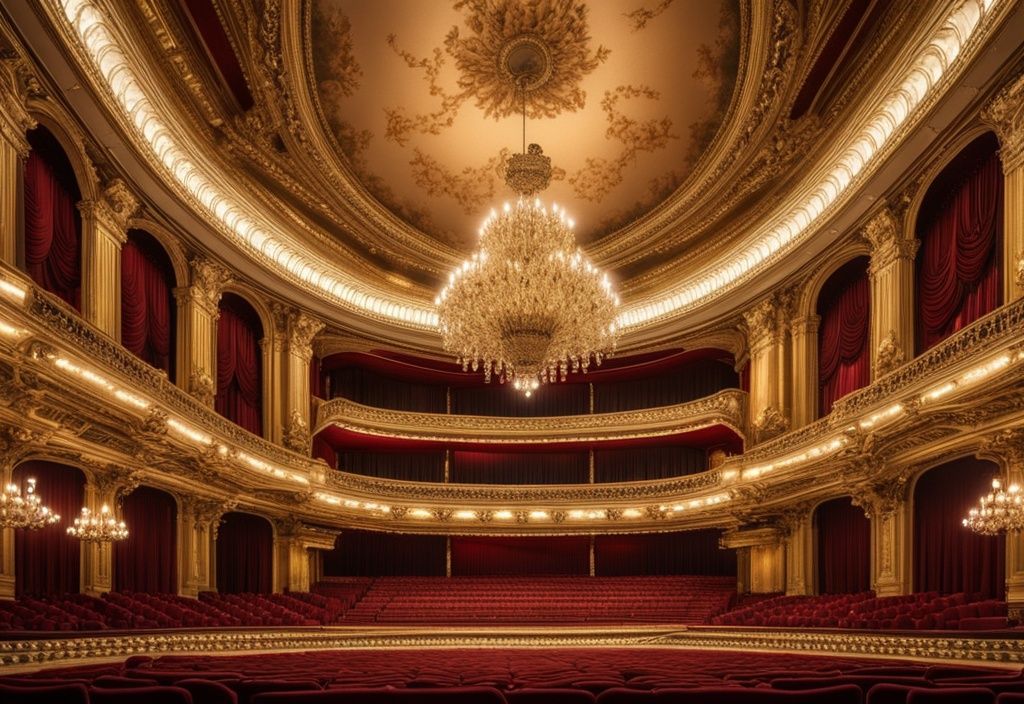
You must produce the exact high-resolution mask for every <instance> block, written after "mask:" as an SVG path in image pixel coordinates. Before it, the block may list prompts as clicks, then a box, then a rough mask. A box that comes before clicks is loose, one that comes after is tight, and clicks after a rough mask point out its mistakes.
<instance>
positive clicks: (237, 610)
mask: <svg viewBox="0 0 1024 704" xmlns="http://www.w3.org/2000/svg"><path fill="white" fill-rule="evenodd" d="M350 605H351V602H346V601H344V600H342V599H338V598H335V597H328V596H324V595H321V594H310V593H301V592H293V593H290V594H267V595H259V594H215V593H207V592H204V593H202V594H200V595H199V599H189V598H187V597H183V596H176V595H172V594H136V593H130V592H108V593H106V594H104V595H103V596H102V598H97V597H92V596H86V595H84V594H68V595H64V596H60V597H46V598H38V599H37V598H32V597H23V598H21V599H18V600H16V601H0V631H101V630H111V629H113V630H131V629H153V628H226V627H238V626H320V625H325V624H331V623H335V622H337V621H338V619H339V618H340V617H341V615H342V613H343V612H344V611H345V609H346V608H348V607H349V606H350Z"/></svg>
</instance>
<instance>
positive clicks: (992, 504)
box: [963, 478, 1024, 535]
mask: <svg viewBox="0 0 1024 704" xmlns="http://www.w3.org/2000/svg"><path fill="white" fill-rule="evenodd" d="M963 523H964V527H965V528H970V529H971V530H973V531H974V532H975V533H980V534H981V535H998V534H999V533H1014V532H1018V531H1020V530H1022V529H1024V495H1022V493H1021V488H1020V485H1018V484H1011V485H1010V486H1009V487H1008V488H1006V489H1004V488H1003V483H1002V482H1001V481H1000V480H999V479H998V478H996V479H993V480H992V491H990V492H989V493H988V494H986V495H984V496H982V497H981V498H980V499H979V500H978V506H977V507H976V508H972V509H971V510H970V511H969V512H968V514H967V518H965V519H964V521H963Z"/></svg>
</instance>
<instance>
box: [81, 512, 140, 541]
mask: <svg viewBox="0 0 1024 704" xmlns="http://www.w3.org/2000/svg"><path fill="white" fill-rule="evenodd" d="M68 535H70V536H71V537H72V538H78V539H79V540H83V541H85V542H87V543H112V542H115V541H118V540H124V539H125V538H127V537H128V527H127V526H126V525H125V524H124V521H118V520H117V519H116V518H114V514H113V513H111V511H110V507H109V506H107V505H106V504H103V508H101V509H100V514H99V515H98V516H97V515H94V514H93V512H92V511H90V510H89V509H88V508H83V509H82V515H81V516H79V517H78V518H76V519H75V525H73V526H69V527H68Z"/></svg>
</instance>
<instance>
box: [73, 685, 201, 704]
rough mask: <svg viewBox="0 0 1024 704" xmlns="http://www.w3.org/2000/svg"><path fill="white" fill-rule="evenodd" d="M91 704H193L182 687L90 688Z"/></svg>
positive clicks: (190, 696)
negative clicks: (142, 703) (143, 703)
mask: <svg viewBox="0 0 1024 704" xmlns="http://www.w3.org/2000/svg"><path fill="white" fill-rule="evenodd" d="M88 701H89V702H90V704H139V703H140V702H145V704H193V702H192V695H191V694H189V692H188V690H187V689H182V688H180V687H159V686H158V687H135V688H130V689H106V688H102V687H90V688H89V700H88Z"/></svg>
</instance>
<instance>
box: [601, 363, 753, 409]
mask: <svg viewBox="0 0 1024 704" xmlns="http://www.w3.org/2000/svg"><path fill="white" fill-rule="evenodd" d="M739 387H740V377H739V374H737V373H736V370H735V369H733V365H732V364H731V363H726V362H722V361H719V360H717V359H695V360H690V361H688V362H685V363H682V364H681V365H679V366H678V367H676V368H674V369H670V370H668V371H666V372H665V373H661V374H656V375H653V376H649V377H644V378H640V379H627V380H623V381H608V382H595V383H594V413H613V412H618V411H635V410H639V409H643V408H654V407H657V406H672V405H675V404H677V403H685V402H687V401H694V400H696V399H698V398H704V397H705V396H711V395H713V394H716V393H718V392H719V391H722V390H723V389H737V388H739ZM585 412H586V411H584V413H585Z"/></svg>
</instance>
